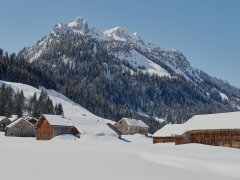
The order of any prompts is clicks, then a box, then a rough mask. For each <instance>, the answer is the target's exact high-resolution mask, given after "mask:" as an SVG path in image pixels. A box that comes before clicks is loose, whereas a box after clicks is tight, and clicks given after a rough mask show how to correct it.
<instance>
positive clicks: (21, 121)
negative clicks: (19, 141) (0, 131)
mask: <svg viewBox="0 0 240 180" xmlns="http://www.w3.org/2000/svg"><path fill="white" fill-rule="evenodd" d="M31 119H32V117H21V118H18V119H17V120H15V121H14V122H12V123H11V124H9V125H8V126H7V127H6V128H5V136H16V137H35V136H36V131H35V127H34V124H32V123H31V122H30V121H29V120H31Z"/></svg>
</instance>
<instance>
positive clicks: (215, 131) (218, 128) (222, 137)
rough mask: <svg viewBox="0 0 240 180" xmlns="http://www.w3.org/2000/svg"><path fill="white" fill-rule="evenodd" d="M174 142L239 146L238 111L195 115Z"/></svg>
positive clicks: (239, 126) (239, 124)
mask: <svg viewBox="0 0 240 180" xmlns="http://www.w3.org/2000/svg"><path fill="white" fill-rule="evenodd" d="M184 126H185V129H186V132H185V133H184V134H182V135H177V136H176V137H175V144H176V145H178V144H186V143H200V144H207V145H214V146H228V147H236V148H240V112H229V113H219V114H208V115H197V116H194V117H192V118H191V119H190V120H188V121H187V122H186V123H185V124H184Z"/></svg>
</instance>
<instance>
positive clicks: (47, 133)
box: [36, 116, 80, 140]
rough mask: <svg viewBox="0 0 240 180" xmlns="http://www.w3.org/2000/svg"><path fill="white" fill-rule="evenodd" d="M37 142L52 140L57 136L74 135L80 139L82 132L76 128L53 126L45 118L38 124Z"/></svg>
mask: <svg viewBox="0 0 240 180" xmlns="http://www.w3.org/2000/svg"><path fill="white" fill-rule="evenodd" d="M36 132H37V133H36V134H37V135H36V138H37V140H50V139H52V138H53V137H55V136H58V135H63V134H72V135H74V136H77V137H80V136H79V134H80V132H79V131H78V129H77V128H76V127H74V126H62V125H51V124H50V123H49V122H48V120H47V119H45V118H44V116H42V117H41V119H39V121H38V123H37V124H36Z"/></svg>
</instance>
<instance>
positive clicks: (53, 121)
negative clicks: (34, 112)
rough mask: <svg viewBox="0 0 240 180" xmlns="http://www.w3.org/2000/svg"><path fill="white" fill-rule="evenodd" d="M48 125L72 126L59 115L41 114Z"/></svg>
mask: <svg viewBox="0 0 240 180" xmlns="http://www.w3.org/2000/svg"><path fill="white" fill-rule="evenodd" d="M43 116H44V117H45V118H46V120H47V121H48V122H49V124H50V125H53V126H73V123H72V122H71V121H70V120H69V119H66V118H64V117H62V116H61V115H51V114H43Z"/></svg>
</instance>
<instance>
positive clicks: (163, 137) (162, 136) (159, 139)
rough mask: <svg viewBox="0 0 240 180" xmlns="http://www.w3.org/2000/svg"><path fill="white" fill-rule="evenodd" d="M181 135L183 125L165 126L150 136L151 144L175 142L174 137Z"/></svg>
mask: <svg viewBox="0 0 240 180" xmlns="http://www.w3.org/2000/svg"><path fill="white" fill-rule="evenodd" d="M183 133H184V128H183V124H166V125H165V126H164V127H162V128H161V129H159V130H158V131H157V132H155V133H154V134H153V135H152V138H153V144H155V143H167V142H175V136H176V135H181V134H183Z"/></svg>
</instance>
